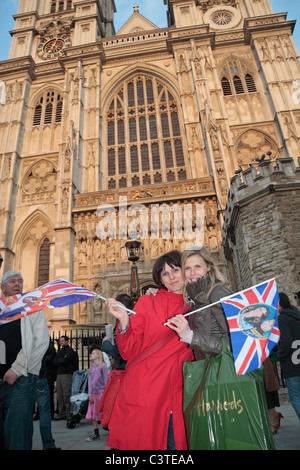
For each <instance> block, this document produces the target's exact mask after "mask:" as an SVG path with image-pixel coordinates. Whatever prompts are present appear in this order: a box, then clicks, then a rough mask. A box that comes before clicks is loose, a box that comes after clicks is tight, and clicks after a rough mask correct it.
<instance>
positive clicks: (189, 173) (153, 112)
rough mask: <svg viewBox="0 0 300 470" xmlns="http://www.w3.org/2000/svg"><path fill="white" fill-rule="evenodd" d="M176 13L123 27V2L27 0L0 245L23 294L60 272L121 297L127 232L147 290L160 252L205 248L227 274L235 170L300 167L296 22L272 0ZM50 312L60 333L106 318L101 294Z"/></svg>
mask: <svg viewBox="0 0 300 470" xmlns="http://www.w3.org/2000/svg"><path fill="white" fill-rule="evenodd" d="M165 4H166V5H167V10H168V27H166V28H163V29H161V28H157V26H156V25H155V24H153V23H152V22H150V21H149V20H148V19H147V18H145V17H143V16H142V15H141V14H140V12H139V9H138V7H137V6H135V7H134V11H133V14H132V16H131V17H130V18H129V19H128V21H127V22H126V23H125V24H124V25H123V26H122V28H121V29H120V30H119V31H118V32H117V33H116V32H115V29H114V23H113V14H114V11H115V3H114V1H113V0H88V1H87V0H84V1H82V0H78V1H74V0H20V1H19V8H18V12H17V14H16V15H15V28H14V30H13V31H12V32H11V35H12V43H11V50H10V55H9V58H8V60H6V61H3V62H1V63H0V81H1V84H2V90H4V94H5V99H4V100H3V99H2V100H1V103H3V104H0V168H1V174H0V178H1V187H0V211H1V221H2V224H1V228H0V250H1V254H2V256H3V258H4V263H3V267H2V271H3V272H5V271H7V270H8V269H14V270H19V271H21V272H22V274H23V276H24V278H25V286H24V289H26V290H29V289H32V288H35V287H37V286H39V285H41V284H42V283H44V282H47V280H51V279H55V278H58V277H62V278H65V279H68V280H71V281H73V282H74V283H76V284H78V285H83V286H85V287H86V288H88V289H91V290H96V291H98V292H101V293H102V294H103V296H105V297H108V296H116V295H117V294H119V293H121V292H124V291H126V289H127V287H128V284H129V282H130V262H129V261H128V260H127V256H126V251H125V246H124V245H125V241H126V238H127V237H128V235H136V236H140V238H141V239H142V255H141V259H140V261H139V275H140V283H141V286H142V287H143V288H145V287H146V286H147V285H149V284H151V283H152V279H151V269H152V265H153V262H154V260H155V259H156V258H157V257H158V256H159V255H161V254H162V253H164V252H166V251H168V250H170V249H174V248H177V249H180V250H182V249H185V248H186V247H187V246H188V244H194V243H195V242H197V244H199V243H204V245H205V246H206V247H207V248H208V249H209V250H211V251H212V252H213V253H214V255H215V257H216V260H217V261H218V262H219V263H220V266H221V269H222V270H223V271H226V270H227V261H226V258H225V257H224V255H223V248H222V236H221V227H222V224H223V217H224V211H225V207H226V202H227V195H228V188H229V186H230V181H231V178H232V177H233V176H234V174H235V171H238V170H240V169H241V170H243V171H244V170H246V169H247V168H248V167H249V165H252V166H256V165H257V161H256V159H257V158H260V157H261V155H262V154H268V153H269V155H270V156H271V159H272V160H273V161H275V160H276V159H277V158H292V159H293V160H295V161H297V156H298V154H299V120H300V107H299V99H298V80H300V66H299V57H298V53H297V50H296V48H295V45H294V42H293V38H292V32H293V28H294V25H295V22H294V21H287V20H286V13H282V14H274V13H273V11H272V8H271V6H270V2H269V0H257V1H255V2H253V1H252V0H222V1H219V0H218V1H216V0H197V1H196V0H165ZM299 83H300V82H299ZM202 209H203V210H202ZM47 315H48V320H49V326H50V327H51V328H54V327H55V325H58V324H59V325H61V324H68V323H70V322H76V324H100V323H104V322H105V321H106V320H107V317H106V311H105V307H104V305H103V303H101V301H98V302H97V301H94V302H92V301H90V302H87V303H81V304H79V305H75V306H74V307H73V308H65V309H56V310H55V311H52V312H51V314H47Z"/></svg>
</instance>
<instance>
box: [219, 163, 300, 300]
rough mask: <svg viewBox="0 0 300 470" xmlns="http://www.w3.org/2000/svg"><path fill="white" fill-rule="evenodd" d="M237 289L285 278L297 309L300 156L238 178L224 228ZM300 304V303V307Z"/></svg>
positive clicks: (285, 287) (281, 287) (280, 284)
mask: <svg viewBox="0 0 300 470" xmlns="http://www.w3.org/2000/svg"><path fill="white" fill-rule="evenodd" d="M222 236H223V245H224V251H225V256H226V258H227V259H228V260H230V259H231V260H232V264H233V266H234V271H235V275H236V281H235V284H236V285H237V287H238V289H244V288H246V287H249V286H251V285H254V284H256V283H259V282H262V281H264V280H267V279H270V278H272V277H274V276H279V278H278V280H277V282H278V287H279V290H282V291H284V292H286V293H287V294H288V295H289V297H290V299H291V300H292V301H293V303H294V304H297V301H296V300H295V299H294V298H293V292H294V291H300V275H299V271H300V157H299V159H298V166H296V165H295V162H294V160H293V159H290V158H284V159H278V160H276V162H271V161H264V162H262V163H260V164H259V165H258V166H257V167H256V168H255V167H250V168H249V169H247V170H245V171H243V172H242V173H241V174H239V175H237V176H235V177H234V178H233V179H232V182H231V187H230V190H229V195H228V202H227V206H226V210H225V215H224V224H223V228H222ZM298 305H299V304H298Z"/></svg>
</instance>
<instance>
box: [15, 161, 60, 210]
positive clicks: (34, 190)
mask: <svg viewBox="0 0 300 470" xmlns="http://www.w3.org/2000/svg"><path fill="white" fill-rule="evenodd" d="M56 186H57V167H56V165H55V163H54V162H53V161H50V160H47V159H44V158H43V159H41V160H38V161H37V162H35V163H33V164H32V165H31V166H30V167H29V168H28V169H27V171H26V173H25V174H24V176H23V179H22V183H21V203H35V202H49V201H55V199H56Z"/></svg>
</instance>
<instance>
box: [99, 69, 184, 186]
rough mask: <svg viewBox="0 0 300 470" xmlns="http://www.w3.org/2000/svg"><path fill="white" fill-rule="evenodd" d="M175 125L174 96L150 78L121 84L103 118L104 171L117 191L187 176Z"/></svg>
mask: <svg viewBox="0 0 300 470" xmlns="http://www.w3.org/2000/svg"><path fill="white" fill-rule="evenodd" d="M180 122H181V121H180V114H179V111H178V106H177V102H176V99H175V97H174V96H173V94H172V93H171V91H170V90H169V89H168V88H167V87H166V86H165V85H164V84H162V83H161V82H160V81H159V80H157V79H156V78H155V77H151V78H150V77H147V76H144V75H137V76H135V77H133V78H131V79H130V80H128V81H126V82H124V83H123V85H122V87H121V88H120V89H119V90H118V92H117V93H116V94H115V96H114V97H113V98H112V100H111V102H110V103H109V105H108V110H107V114H106V140H105V141H106V144H107V148H106V155H107V167H106V168H107V175H108V176H109V177H111V178H112V180H113V181H114V182H115V184H116V187H119V188H120V187H130V186H139V185H141V184H155V183H161V182H164V181H178V180H181V179H186V178H187V177H188V176H187V170H186V161H185V150H184V149H185V146H184V143H183V141H182V135H183V132H182V129H181V124H180ZM111 184H112V181H111V180H109V185H111Z"/></svg>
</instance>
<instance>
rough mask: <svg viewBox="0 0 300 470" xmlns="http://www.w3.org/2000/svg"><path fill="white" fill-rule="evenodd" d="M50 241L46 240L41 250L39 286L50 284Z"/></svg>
mask: <svg viewBox="0 0 300 470" xmlns="http://www.w3.org/2000/svg"><path fill="white" fill-rule="evenodd" d="M49 266H50V241H49V240H48V238H45V240H44V241H43V243H42V245H41V246H40V250H39V267H38V286H42V285H43V284H46V283H47V282H49Z"/></svg>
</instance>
